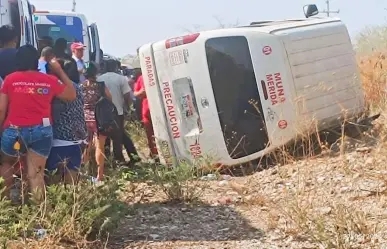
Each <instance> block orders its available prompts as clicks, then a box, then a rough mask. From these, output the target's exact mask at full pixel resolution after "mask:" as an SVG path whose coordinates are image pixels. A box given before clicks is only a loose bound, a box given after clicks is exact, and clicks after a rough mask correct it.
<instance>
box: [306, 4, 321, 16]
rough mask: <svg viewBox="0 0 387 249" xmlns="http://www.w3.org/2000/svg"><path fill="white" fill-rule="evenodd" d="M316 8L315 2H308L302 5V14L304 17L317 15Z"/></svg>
mask: <svg viewBox="0 0 387 249" xmlns="http://www.w3.org/2000/svg"><path fill="white" fill-rule="evenodd" d="M318 13H319V12H318V8H317V6H316V5H315V4H308V5H305V6H304V14H305V17H306V18H309V17H311V16H315V15H317V14H318Z"/></svg>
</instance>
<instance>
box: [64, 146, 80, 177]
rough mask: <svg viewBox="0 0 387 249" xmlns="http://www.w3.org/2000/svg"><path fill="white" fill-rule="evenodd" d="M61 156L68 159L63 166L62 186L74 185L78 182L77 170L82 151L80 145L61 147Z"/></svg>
mask: <svg viewBox="0 0 387 249" xmlns="http://www.w3.org/2000/svg"><path fill="white" fill-rule="evenodd" d="M63 150H64V151H63V154H64V155H66V158H67V159H68V160H67V161H66V164H65V165H64V169H63V172H64V178H63V181H64V184H71V185H75V184H77V183H78V180H79V169H80V167H81V162H82V150H81V146H80V145H71V146H66V147H63Z"/></svg>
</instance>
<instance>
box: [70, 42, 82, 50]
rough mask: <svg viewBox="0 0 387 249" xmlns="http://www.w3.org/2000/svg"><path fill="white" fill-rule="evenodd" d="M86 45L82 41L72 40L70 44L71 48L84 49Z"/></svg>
mask: <svg viewBox="0 0 387 249" xmlns="http://www.w3.org/2000/svg"><path fill="white" fill-rule="evenodd" d="M85 47H86V46H85V45H83V44H82V42H73V43H72V44H71V50H77V49H84V48H85Z"/></svg>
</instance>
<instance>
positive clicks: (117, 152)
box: [97, 60, 139, 163]
mask: <svg viewBox="0 0 387 249" xmlns="http://www.w3.org/2000/svg"><path fill="white" fill-rule="evenodd" d="M105 63H106V64H105V66H106V73H104V74H102V75H101V76H99V77H98V79H97V80H98V81H103V82H105V85H106V87H107V88H108V89H109V91H110V93H111V95H112V101H113V103H114V105H115V106H116V108H117V112H118V117H117V123H118V125H119V128H120V132H119V134H118V135H117V136H116V137H112V140H113V152H114V158H115V160H117V161H120V162H125V158H124V155H123V154H122V145H124V147H125V150H126V152H127V153H128V156H129V158H130V161H131V163H134V162H138V161H139V157H138V153H137V150H136V148H135V147H134V144H133V142H132V140H131V139H130V137H129V135H128V134H127V133H126V132H125V127H124V122H125V118H124V110H125V109H126V108H128V107H129V105H130V104H131V102H132V101H131V97H130V92H131V89H130V87H129V84H128V80H127V78H126V77H125V76H123V75H121V74H118V73H116V72H117V69H118V63H117V62H116V61H115V60H107V61H106V62H105Z"/></svg>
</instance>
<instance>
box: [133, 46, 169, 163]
mask: <svg viewBox="0 0 387 249" xmlns="http://www.w3.org/2000/svg"><path fill="white" fill-rule="evenodd" d="M139 56H140V64H141V70H142V75H143V79H144V85H145V90H146V95H147V98H148V103H149V109H150V114H151V117H152V125H153V130H154V136H155V139H156V146H157V150H158V154H159V156H160V162H161V163H162V164H166V165H173V164H175V158H176V156H175V151H174V147H173V144H172V142H171V137H170V134H169V129H168V124H167V119H166V113H165V110H164V108H163V106H164V104H163V102H162V96H161V89H160V86H159V84H158V76H157V75H158V73H157V72H156V65H155V60H154V55H153V49H152V44H147V45H143V46H142V47H141V48H140V50H139Z"/></svg>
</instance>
